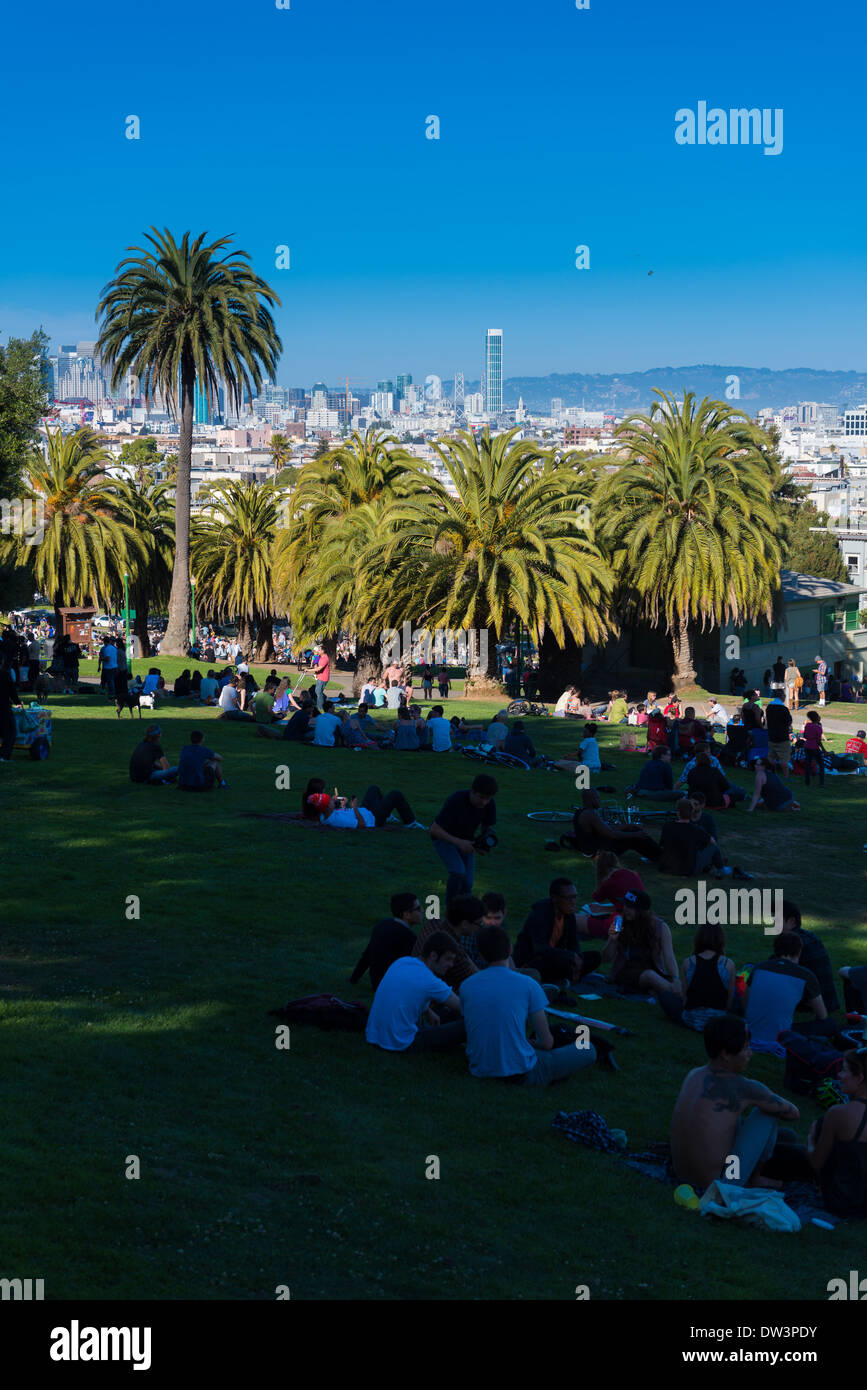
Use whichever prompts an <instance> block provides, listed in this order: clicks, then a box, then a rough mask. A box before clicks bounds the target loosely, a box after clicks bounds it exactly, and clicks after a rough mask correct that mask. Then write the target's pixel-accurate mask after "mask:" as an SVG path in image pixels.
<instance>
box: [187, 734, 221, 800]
mask: <svg viewBox="0 0 867 1390" xmlns="http://www.w3.org/2000/svg"><path fill="white" fill-rule="evenodd" d="M228 785H229V784H228V782H227V781H226V779H225V777H224V776H223V758H222V754H220V753H215V752H214V750H213V749H212V748H206V747H205V735H204V734H203V733H202V732H201V731H200V730H199V729H193V730H192V732H191V733H190V741H189V743H188V744H187V746H186V748H182V749H181V756H180V758H179V759H178V786H179V787H180V788H181V790H182V791H186V792H207V791H210V790H211V788H212V787H215V786H216V787H227V786H228Z"/></svg>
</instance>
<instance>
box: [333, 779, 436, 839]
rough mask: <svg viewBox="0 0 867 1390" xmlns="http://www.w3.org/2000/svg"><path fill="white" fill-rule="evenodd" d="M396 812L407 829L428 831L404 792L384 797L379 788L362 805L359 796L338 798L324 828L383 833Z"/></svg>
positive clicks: (335, 798) (390, 793) (369, 789)
mask: <svg viewBox="0 0 867 1390" xmlns="http://www.w3.org/2000/svg"><path fill="white" fill-rule="evenodd" d="M393 811H396V812H397V814H398V816H399V817H400V820H401V822H402V823H403V825H405V826H406V827H407V829H409V830H426V829H427V826H426V825H422V823H421V821H419V820H416V818H415V814H414V812H413V809H412V807H411V806H410V804H409V802H408V801H407V799H406V797H405V796H404V794H403V792H401V791H390V792H388V793H387V795H385V796H383V794H382V792H381V791H380V789H379V787H377V786H375V785H374V786H370V787H368V789H367V791H366V792H365V793H364V796H363V797H362V798H361V803H360V804H359V801H358V797H357V796H351V797H347V796H338V795H335V796H334V798H333V799H332V802H331V806H330V807H329V809H328V813H327V815H325V816H324V818H323V821H322V824H323V825H327V826H328V827H329V828H330V829H332V830H380V829H381V828H382V826H384V825H385V823H386V821H387V820H388V819H389V817H390V816H391V814H392V812H393Z"/></svg>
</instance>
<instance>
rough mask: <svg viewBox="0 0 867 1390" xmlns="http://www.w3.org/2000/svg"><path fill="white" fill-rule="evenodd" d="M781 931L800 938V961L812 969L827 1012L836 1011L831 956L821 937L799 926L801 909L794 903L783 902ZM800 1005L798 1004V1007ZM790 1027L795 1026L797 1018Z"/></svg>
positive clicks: (838, 1005)
mask: <svg viewBox="0 0 867 1390" xmlns="http://www.w3.org/2000/svg"><path fill="white" fill-rule="evenodd" d="M783 931H790V932H794V933H795V935H796V936H797V937H799V938H800V941H801V960H800V963H801V965H803V966H804V967H805V969H807V970H812V972H813V974H814V975H815V976H816V979H817V980H818V981H819V989H820V990H821V991H822V998H823V999H824V1001H825V1008H826V1009H827V1010H828V1013H829V1014H833V1013H836V1011H837V1009H839V1007H840V1000H839V999H838V997H837V988H836V985H835V983H834V970H833V967H832V965H831V958H830V956H829V955H828V952H827V950H826V948H825V943H824V942H823V941H822V940H821V938H820V937H818V936H816V934H815V932H811V931H807V929H806V928H805V927H802V926H801V909H800V908H799V907H797V906H796V905H795V903H790V902H784V903H783ZM801 1007H802V1006H801V1005H800V1004H799V1005H798V1008H801ZM792 1027H793V1028H797V1019H796V1020H795V1023H794V1024H793V1025H792Z"/></svg>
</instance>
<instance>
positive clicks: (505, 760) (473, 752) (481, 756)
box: [460, 744, 530, 772]
mask: <svg viewBox="0 0 867 1390" xmlns="http://www.w3.org/2000/svg"><path fill="white" fill-rule="evenodd" d="M460 751H461V754H462V756H463V757H465V758H469V759H470V762H474V763H488V764H492V765H493V766H494V767H513V768H518V769H519V770H520V771H521V772H529V771H530V764H529V763H525V762H524V759H523V758H516V757H514V756H513V755H512V754H511V753H501V752H500V751H499V749H497V748H483V747H481V746H480V745H479V744H466V745H465V746H464V747H463V748H462V749H461V750H460Z"/></svg>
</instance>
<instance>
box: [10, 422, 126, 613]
mask: <svg viewBox="0 0 867 1390" xmlns="http://www.w3.org/2000/svg"><path fill="white" fill-rule="evenodd" d="M46 447H47V457H43V455H42V452H41V450H34V451H33V453H32V454H31V455H30V458H29V460H28V463H27V465H26V467H25V470H24V473H23V476H22V480H21V481H22V496H23V497H24V498H25V499H28V500H31V501H32V502H33V503H34V504H38V506H40V507H41V509H42V514H43V522H42V526H41V528H40V529H41V530H42V532H43V534H42V536H41V537H40V538H39V539H38V540H37V541H35V542H34V543H32V544H31V543H30V542H29V541H28V540H27V539H26V538H25V537H22V536H14V537H12V538H10V539H9V540H5V539H4V540H3V541H2V543H0V559H15V560H16V561H17V562H18V564H21V565H26V566H27V567H28V568H29V570H30V572H31V574H32V576H33V581H34V584H35V587H36V588H37V589H38V590H39V592H40V593H43V594H46V595H47V596H48V598H49V600H50V601H51V602H52V603H53V604H54V613H55V624H56V630H57V631H58V632H60V631H61V629H62V622H61V617H60V609H61V608H64V607H71V606H73V605H75V604H79V603H88V602H89V603H92V604H93V605H94V606H97V607H98V606H99V604H100V603H103V602H109V601H110V599H111V596H112V594H116V593H117V592H118V591H119V590H120V591H122V589H123V574H124V571H125V570H126V569H127V568H129V567H130V566H131V565H132V564H134V563H135V562H136V560H140V559H141V558H143V557H144V554H145V546H144V543H143V541H142V539H141V537H140V536H139V535H138V533H137V532H136V531H135V530H134V528H133V527H132V526H131V525H129V524H128V523H127V522H126V521H124V520H123V519H121V518H120V517H119V516H118V514H117V510H116V507H115V504H114V498H113V496H112V493H111V491H110V489H109V487H108V485H107V480H106V478H105V475H104V472H103V470H104V468H105V465H106V463H108V462H109V461H110V460H109V456H108V454H107V453H106V451H105V450H104V449H103V448H102V447H101V445H100V443H99V441H98V439H97V437H96V435H95V434H94V433H93V431H92V430H89V429H81V430H76V432H75V433H74V434H71V435H67V436H66V437H65V438H64V436H63V435H62V433H61V431H60V430H59V429H56V430H50V431H49V432H48V438H47V446H46Z"/></svg>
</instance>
